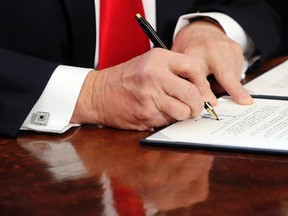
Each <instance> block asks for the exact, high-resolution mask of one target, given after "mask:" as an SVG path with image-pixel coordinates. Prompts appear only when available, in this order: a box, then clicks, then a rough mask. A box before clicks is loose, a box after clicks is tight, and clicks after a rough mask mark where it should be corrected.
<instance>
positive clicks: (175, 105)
mask: <svg viewBox="0 0 288 216" xmlns="http://www.w3.org/2000/svg"><path fill="white" fill-rule="evenodd" d="M162 89H163V91H164V92H165V93H164V94H165V95H167V97H165V95H162V97H161V100H159V101H160V102H158V106H157V107H158V108H159V107H161V110H163V111H164V112H165V113H166V114H168V115H170V116H173V117H174V118H175V119H177V120H180V119H185V118H187V116H189V115H191V116H196V115H198V114H199V113H200V112H201V111H202V110H203V103H204V101H203V98H202V96H201V94H200V92H199V90H198V88H197V87H196V86H195V85H193V84H192V83H191V82H189V81H187V80H184V79H182V78H180V77H178V76H176V75H174V74H168V75H167V76H166V79H165V82H163V84H162Z"/></svg>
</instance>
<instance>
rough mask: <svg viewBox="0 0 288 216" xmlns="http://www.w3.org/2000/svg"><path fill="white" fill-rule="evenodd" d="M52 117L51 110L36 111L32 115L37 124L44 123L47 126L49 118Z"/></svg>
mask: <svg viewBox="0 0 288 216" xmlns="http://www.w3.org/2000/svg"><path fill="white" fill-rule="evenodd" d="M49 117H50V113H49V112H39V111H38V112H37V113H34V114H33V116H32V122H33V123H34V124H36V125H43V126H46V125H47V124H48V120H49Z"/></svg>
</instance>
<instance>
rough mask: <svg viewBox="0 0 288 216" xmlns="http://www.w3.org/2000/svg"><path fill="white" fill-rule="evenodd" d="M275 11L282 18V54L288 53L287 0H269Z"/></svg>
mask: <svg viewBox="0 0 288 216" xmlns="http://www.w3.org/2000/svg"><path fill="white" fill-rule="evenodd" d="M267 2H268V4H270V5H271V6H272V7H273V8H274V9H275V11H276V12H277V13H278V14H279V15H280V17H281V20H282V40H283V46H282V52H281V54H280V55H288V7H287V6H286V4H287V3H285V0H267Z"/></svg>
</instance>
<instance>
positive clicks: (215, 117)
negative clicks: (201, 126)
mask: <svg viewBox="0 0 288 216" xmlns="http://www.w3.org/2000/svg"><path fill="white" fill-rule="evenodd" d="M204 108H205V109H206V110H207V112H209V114H210V115H211V116H212V117H213V118H214V119H216V120H219V118H218V115H217V114H216V112H215V110H214V108H213V107H212V105H211V104H210V103H209V102H205V103H204Z"/></svg>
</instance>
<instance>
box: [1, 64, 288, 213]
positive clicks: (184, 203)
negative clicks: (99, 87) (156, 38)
mask: <svg viewBox="0 0 288 216" xmlns="http://www.w3.org/2000/svg"><path fill="white" fill-rule="evenodd" d="M285 59H286V58H285ZM283 60H284V58H281V59H277V60H273V61H269V62H267V64H266V65H265V66H264V67H262V69H261V70H259V72H263V71H264V70H267V69H268V68H270V67H271V66H272V65H275V64H276V63H279V62H281V61H283ZM245 81H247V80H245ZM149 134H150V132H136V131H121V130H115V129H108V128H97V127H96V126H82V127H81V128H75V129H72V130H70V131H69V132H67V133H65V134H63V135H55V134H35V133H31V134H27V135H24V136H21V137H19V138H18V139H3V138H0V188H1V190H0V215H1V216H3V215H29V216H31V215H49V216H50V215H103V216H104V215H108V216H114V215H117V214H116V213H117V212H118V213H119V214H118V215H125V216H129V215H136V216H138V215H139V216H140V215H145V214H144V213H145V212H146V215H159V216H160V215H161V216H163V215H177V216H181V215H187V216H190V215H193V216H197V215H200V216H206V215H221V216H226V215H227V216H231V215H241V216H243V215H245V216H247V215H253V216H254V215H261V216H268V215H271V216H275V215H279V216H282V215H283V216H284V215H288V157H285V156H275V155H260V154H251V153H249V154H248V153H235V152H234V153H231V152H230V153H229V152H220V151H219V152H217V151H204V150H193V149H173V148H157V147H146V146H141V145H140V144H139V142H138V140H139V139H141V138H144V137H146V136H148V135H149ZM138 207H140V208H139V209H140V210H138ZM129 211H130V213H129ZM133 211H134V213H133ZM141 212H142V213H141Z"/></svg>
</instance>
